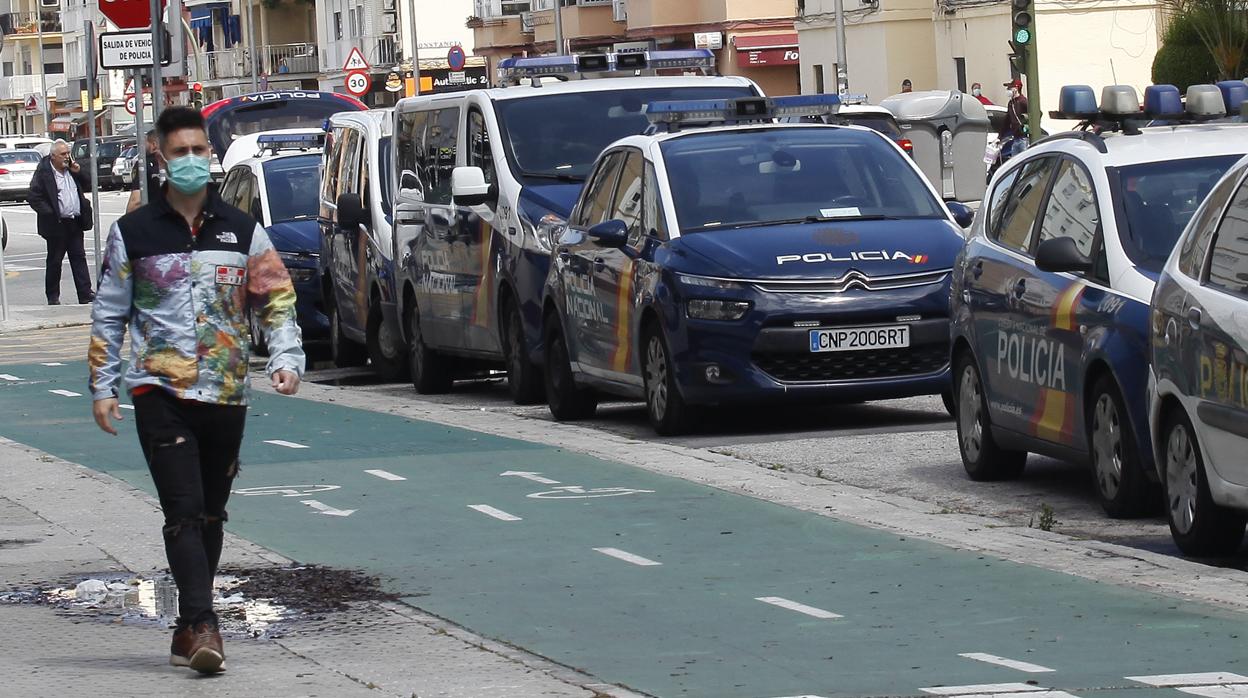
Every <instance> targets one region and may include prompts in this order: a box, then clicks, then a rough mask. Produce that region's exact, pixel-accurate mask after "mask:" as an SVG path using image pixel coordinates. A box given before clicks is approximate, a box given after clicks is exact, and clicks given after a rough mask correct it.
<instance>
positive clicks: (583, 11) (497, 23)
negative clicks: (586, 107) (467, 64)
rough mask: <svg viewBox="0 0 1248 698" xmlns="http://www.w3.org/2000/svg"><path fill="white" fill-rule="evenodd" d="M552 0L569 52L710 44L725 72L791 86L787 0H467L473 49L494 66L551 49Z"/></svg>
mask: <svg viewBox="0 0 1248 698" xmlns="http://www.w3.org/2000/svg"><path fill="white" fill-rule="evenodd" d="M556 3H558V4H559V12H560V13H561V16H562V19H563V38H564V42H565V45H566V47H567V48H568V50H570V51H572V52H574V53H584V52H593V51H613V50H614V51H628V50H641V49H679V48H695V47H697V48H710V49H711V50H712V51H713V52H714V53H715V56H716V65H717V67H718V70H719V72H721V73H723V74H725V75H742V76H745V77H748V78H750V79H752V80H754V81H755V82H757V83H758V84H759V85H760V86H761V87H762V88H763V90H764V91H765V92H766V93H767V94H771V95H785V94H794V93H796V92H797V90H798V86H799V78H798V68H799V66H800V63H801V61H800V57H799V54H798V36H797V33H796V31H795V30H794V24H793V22H794V16H795V10H796V6H795V4H794V0H685V1H681V2H673V1H672V0H474V3H473V15H472V16H471V17H469V18H468V25H469V26H470V27H472V28H473V31H474V34H475V40H476V53H477V55H479V56H485V57H486V58H487V59H488V61H489V65H490V67H491V69H493V68H494V67H496V66H497V65H498V61H500V60H502V59H504V58H510V57H513V56H524V55H541V54H546V53H554V52H555V50H556V45H555V19H554V13H555V5H556Z"/></svg>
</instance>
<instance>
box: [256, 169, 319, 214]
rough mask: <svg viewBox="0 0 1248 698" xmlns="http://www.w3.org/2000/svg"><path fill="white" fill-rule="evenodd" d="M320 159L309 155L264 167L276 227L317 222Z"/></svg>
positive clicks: (270, 207) (270, 210) (270, 206)
mask: <svg viewBox="0 0 1248 698" xmlns="http://www.w3.org/2000/svg"><path fill="white" fill-rule="evenodd" d="M320 166H321V156H320V155H319V154H315V153H310V154H308V155H295V156H293V157H288V158H278V159H276V160H270V161H268V162H266V163H264V186H265V189H266V191H267V192H268V197H269V217H270V218H271V219H272V222H273V223H281V222H282V221H295V220H302V219H305V218H316V213H317V205H318V203H319V199H318V195H319V193H320V184H321V171H320Z"/></svg>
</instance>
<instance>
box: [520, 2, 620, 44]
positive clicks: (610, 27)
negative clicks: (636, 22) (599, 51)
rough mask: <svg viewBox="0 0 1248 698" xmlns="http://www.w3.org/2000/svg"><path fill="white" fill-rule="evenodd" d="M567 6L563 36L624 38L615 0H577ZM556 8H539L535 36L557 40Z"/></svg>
mask: <svg viewBox="0 0 1248 698" xmlns="http://www.w3.org/2000/svg"><path fill="white" fill-rule="evenodd" d="M562 10H563V36H564V38H565V39H567V40H568V41H576V40H577V39H582V38H595V39H601V38H607V37H613V38H623V36H624V33H625V27H624V26H623V25H621V24H619V23H618V22H616V21H615V12H614V5H613V2H612V0H577V4H575V5H568V6H566V7H564V8H562ZM554 13H555V11H554V10H545V11H542V12H535V13H534V15H535V17H534V20H533V24H534V29H535V31H534V32H533V33H534V40H535V41H537V42H538V43H543V42H547V41H554V40H555V18H554Z"/></svg>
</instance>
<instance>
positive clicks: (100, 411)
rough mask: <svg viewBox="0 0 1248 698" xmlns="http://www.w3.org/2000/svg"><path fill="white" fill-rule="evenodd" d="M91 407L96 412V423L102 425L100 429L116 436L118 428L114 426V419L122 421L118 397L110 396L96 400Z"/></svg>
mask: <svg viewBox="0 0 1248 698" xmlns="http://www.w3.org/2000/svg"><path fill="white" fill-rule="evenodd" d="M91 409H92V411H94V412H95V423H96V424H98V425H99V426H100V429H103V430H104V431H106V432H108V433H110V434H112V435H113V436H116V435H117V430H116V429H115V428H113V421H112V420H114V419H116V420H117V421H121V406H120V405H119V404H118V403H117V398H115V397H108V398H104V399H103V400H96V401H95V404H94V405H92V406H91Z"/></svg>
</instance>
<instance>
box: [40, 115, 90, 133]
mask: <svg viewBox="0 0 1248 698" xmlns="http://www.w3.org/2000/svg"><path fill="white" fill-rule="evenodd" d="M86 120H87V115H86V114H83V113H82V112H70V113H69V114H60V115H58V116H57V117H56V118H55V119H52V123H51V125H50V126H49V127H48V130H49V131H69V130H72V129H73V128H74V127H75V126H77V125H78V124H82V123H85V122H86Z"/></svg>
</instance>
